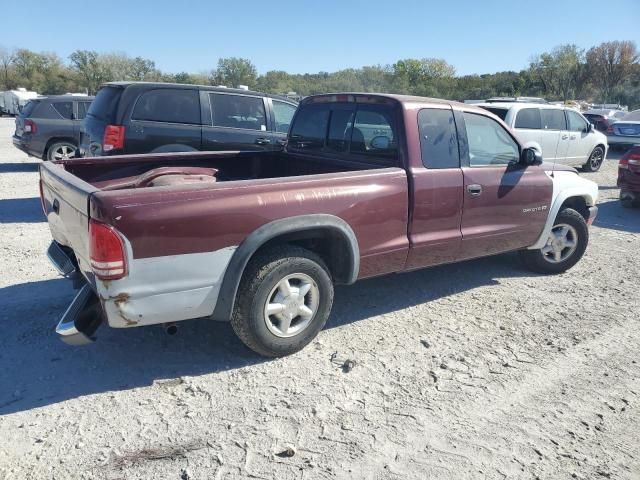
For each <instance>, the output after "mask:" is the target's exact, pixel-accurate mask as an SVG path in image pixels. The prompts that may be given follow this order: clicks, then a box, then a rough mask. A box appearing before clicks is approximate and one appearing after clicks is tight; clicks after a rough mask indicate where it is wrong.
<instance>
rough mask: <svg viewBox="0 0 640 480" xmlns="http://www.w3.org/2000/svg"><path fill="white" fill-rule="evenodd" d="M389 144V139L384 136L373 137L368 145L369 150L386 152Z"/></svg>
mask: <svg viewBox="0 0 640 480" xmlns="http://www.w3.org/2000/svg"><path fill="white" fill-rule="evenodd" d="M390 144H391V142H390V141H389V137H386V136H384V135H378V136H376V137H373V138H372V139H371V142H370V143H369V145H371V148H373V149H375V150H386V149H388V148H389V145H390Z"/></svg>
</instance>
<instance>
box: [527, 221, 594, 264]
mask: <svg viewBox="0 0 640 480" xmlns="http://www.w3.org/2000/svg"><path fill="white" fill-rule="evenodd" d="M587 243H589V229H588V227H587V223H586V222H585V220H584V218H583V217H582V215H580V214H579V213H578V212H576V211H575V210H573V209H571V208H565V209H564V210H561V211H560V213H558V216H557V217H556V220H555V222H554V223H553V227H552V229H551V232H550V233H549V237H548V238H547V243H546V245H545V246H544V247H542V248H541V249H539V250H522V251H521V252H520V256H521V257H522V260H523V262H524V264H525V265H526V266H527V268H529V269H530V270H533V271H534V272H538V273H562V272H564V271H566V270H568V269H570V268H571V267H573V266H574V265H575V264H576V263H578V261H579V260H580V259H581V258H582V256H583V255H584V251H585V250H586V248H587Z"/></svg>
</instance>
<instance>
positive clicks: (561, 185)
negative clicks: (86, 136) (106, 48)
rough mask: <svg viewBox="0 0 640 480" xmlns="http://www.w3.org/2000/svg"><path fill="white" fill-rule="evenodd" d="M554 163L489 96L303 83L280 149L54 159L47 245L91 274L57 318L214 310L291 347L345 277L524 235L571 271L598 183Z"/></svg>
mask: <svg viewBox="0 0 640 480" xmlns="http://www.w3.org/2000/svg"><path fill="white" fill-rule="evenodd" d="M205 94H206V95H210V93H209V92H208V91H207V92H206V93H205ZM96 101H97V100H96ZM243 121H244V120H243ZM552 168H553V167H552V165H550V164H542V158H541V157H540V153H539V151H538V149H537V147H534V146H533V145H531V146H528V145H527V144H523V143H521V142H520V141H518V140H517V139H516V137H515V136H514V135H513V132H512V131H511V130H509V129H508V128H507V127H506V126H505V125H504V123H502V122H501V121H499V120H498V119H496V118H495V117H494V116H493V115H491V114H490V113H489V112H487V111H486V110H482V109H480V108H477V107H474V106H471V105H464V104H461V103H457V102H450V101H447V100H435V99H428V98H421V97H409V96H402V95H374V94H335V95H318V96H312V97H307V98H305V99H304V100H303V101H302V102H301V104H300V107H299V108H298V110H297V112H296V114H295V116H294V118H293V122H292V126H291V129H290V132H289V138H288V142H287V145H286V147H285V149H284V150H282V151H271V152H270V151H262V152H255V151H251V152H237V151H236V152H178V153H160V154H154V155H122V156H116V157H107V158H82V159H75V160H70V161H61V162H56V164H49V163H45V164H43V165H42V166H41V167H40V175H41V177H40V178H41V192H42V205H43V208H44V210H45V215H46V217H47V219H48V222H49V227H50V229H51V233H52V235H53V239H54V242H53V243H52V244H51V247H50V250H49V258H50V259H51V260H52V262H53V263H54V264H55V265H57V268H58V269H59V270H60V271H61V272H62V273H64V274H65V275H67V276H69V277H75V278H76V279H79V282H80V285H82V288H81V289H80V291H79V293H78V295H77V296H76V298H75V300H74V301H73V304H72V306H71V307H70V308H69V309H68V310H67V313H65V314H64V315H63V316H62V319H61V321H60V323H59V325H58V328H57V331H58V333H59V334H60V335H61V336H62V338H63V339H64V340H65V341H67V342H69V343H86V342H88V341H91V339H92V338H93V336H94V333H95V331H96V329H97V328H98V326H99V325H100V324H101V323H102V322H103V321H104V322H105V323H107V324H108V325H110V326H111V327H116V328H131V327H140V326H144V325H152V324H162V323H166V322H177V321H179V320H187V319H191V318H199V317H208V318H212V319H215V320H222V321H231V324H232V326H233V329H234V330H235V332H236V333H237V335H238V336H239V337H240V339H241V340H242V341H243V342H244V343H245V344H246V345H247V346H248V347H249V348H252V349H253V350H255V351H256V352H258V353H260V354H262V355H267V356H281V355H287V354H290V353H293V352H295V351H298V350H300V349H301V348H303V347H304V346H305V345H307V344H308V343H309V342H311V341H312V340H313V338H314V337H315V336H316V335H317V334H318V332H319V331H320V330H321V329H322V328H323V326H324V325H325V322H326V321H327V318H328V317H329V314H330V312H331V307H332V303H333V293H334V284H350V283H353V282H355V281H356V280H358V279H363V278H369V277H374V276H379V275H384V274H388V273H394V272H401V271H407V270H415V269H417V268H423V267H428V266H432V265H438V264H443V263H450V262H456V261H462V260H466V259H469V258H476V257H483V256H486V255H492V254H497V253H502V252H506V251H516V250H518V251H520V254H521V256H522V259H523V261H524V263H525V265H526V266H527V267H528V268H530V269H532V270H534V271H536V272H541V273H548V274H552V273H560V272H564V271H566V270H567V269H569V268H571V267H572V266H573V265H575V264H576V263H577V262H578V261H579V260H580V258H581V257H582V255H583V253H584V251H585V248H586V247H587V243H588V239H589V232H588V227H587V226H588V225H589V224H590V223H591V222H592V221H593V220H594V218H595V216H596V214H597V211H598V207H597V206H596V200H597V196H598V186H597V185H596V184H595V183H594V182H592V181H590V180H587V179H585V178H582V177H580V176H579V175H578V174H577V172H576V171H575V170H574V169H573V168H570V167H563V166H562V165H558V166H556V168H555V174H554V175H553V176H551V175H549V171H550V170H551V169H552ZM443 281H446V279H443ZM173 328H175V326H173Z"/></svg>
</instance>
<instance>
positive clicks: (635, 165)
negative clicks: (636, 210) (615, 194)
mask: <svg viewBox="0 0 640 480" xmlns="http://www.w3.org/2000/svg"><path fill="white" fill-rule="evenodd" d="M618 186H619V187H620V201H621V202H622V206H623V207H625V208H631V207H633V206H637V205H638V203H639V202H640V145H634V146H633V147H631V149H630V150H629V151H628V152H627V153H625V155H624V157H622V158H621V159H620V162H619V163H618Z"/></svg>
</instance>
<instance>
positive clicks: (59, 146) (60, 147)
mask: <svg viewBox="0 0 640 480" xmlns="http://www.w3.org/2000/svg"><path fill="white" fill-rule="evenodd" d="M69 150H73V153H69V155H68V158H74V157H75V156H76V155H77V154H78V147H77V146H76V145H74V144H73V143H71V142H56V143H52V144H51V145H50V146H49V148H47V155H46V158H45V159H46V160H49V161H50V162H52V161H54V160H62V159H63V158H56V153H57V152H60V151H69Z"/></svg>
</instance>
